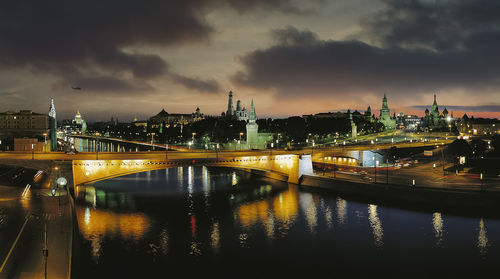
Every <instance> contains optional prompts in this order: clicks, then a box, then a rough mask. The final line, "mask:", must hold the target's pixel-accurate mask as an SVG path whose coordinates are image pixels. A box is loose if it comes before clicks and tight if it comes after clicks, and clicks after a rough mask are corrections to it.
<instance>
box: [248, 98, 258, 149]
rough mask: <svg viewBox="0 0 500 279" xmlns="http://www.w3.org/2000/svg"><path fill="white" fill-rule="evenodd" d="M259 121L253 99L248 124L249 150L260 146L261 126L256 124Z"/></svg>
mask: <svg viewBox="0 0 500 279" xmlns="http://www.w3.org/2000/svg"><path fill="white" fill-rule="evenodd" d="M256 120H257V115H256V114H255V106H254V105H253V99H252V103H251V105H250V116H249V117H248V124H247V145H248V148H249V149H252V148H257V144H258V141H259V139H258V132H259V125H257V123H255V121H256Z"/></svg>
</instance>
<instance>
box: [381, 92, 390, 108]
mask: <svg viewBox="0 0 500 279" xmlns="http://www.w3.org/2000/svg"><path fill="white" fill-rule="evenodd" d="M382 109H389V105H388V104H387V96H386V95H385V93H384V98H383V99H382Z"/></svg>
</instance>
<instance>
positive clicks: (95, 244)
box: [90, 235, 102, 263]
mask: <svg viewBox="0 0 500 279" xmlns="http://www.w3.org/2000/svg"><path fill="white" fill-rule="evenodd" d="M90 246H91V247H92V259H94V262H95V263H98V262H99V257H100V256H101V250H102V249H101V248H102V236H98V235H93V236H92V237H91V238H90Z"/></svg>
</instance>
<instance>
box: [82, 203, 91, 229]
mask: <svg viewBox="0 0 500 279" xmlns="http://www.w3.org/2000/svg"><path fill="white" fill-rule="evenodd" d="M83 220H84V222H85V225H88V224H89V223H90V208H88V207H87V208H85V218H84V219H83Z"/></svg>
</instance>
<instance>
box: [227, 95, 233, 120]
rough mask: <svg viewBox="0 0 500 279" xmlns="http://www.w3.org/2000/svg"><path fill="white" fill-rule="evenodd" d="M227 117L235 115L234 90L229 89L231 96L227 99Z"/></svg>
mask: <svg viewBox="0 0 500 279" xmlns="http://www.w3.org/2000/svg"><path fill="white" fill-rule="evenodd" d="M226 116H227V117H232V116H234V105H233V91H229V98H228V101H227V112H226Z"/></svg>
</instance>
